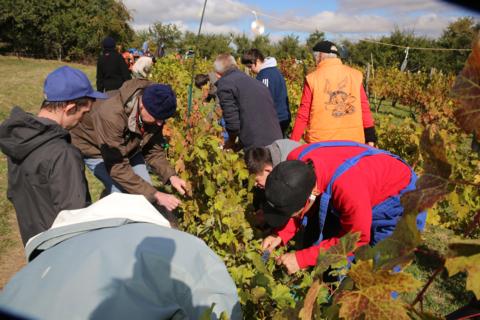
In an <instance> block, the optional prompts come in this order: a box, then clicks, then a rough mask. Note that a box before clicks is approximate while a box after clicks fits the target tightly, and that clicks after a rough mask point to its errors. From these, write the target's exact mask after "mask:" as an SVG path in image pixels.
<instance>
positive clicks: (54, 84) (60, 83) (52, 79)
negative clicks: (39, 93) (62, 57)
mask: <svg viewBox="0 0 480 320" xmlns="http://www.w3.org/2000/svg"><path fill="white" fill-rule="evenodd" d="M43 94H44V97H45V100H47V101H52V102H56V101H71V100H75V99H79V98H83V97H88V98H93V99H106V98H108V96H107V95H106V94H103V93H100V92H98V91H95V90H93V88H92V85H91V84H90V80H88V78H87V76H86V75H85V73H83V72H82V71H80V70H78V69H74V68H70V67H68V66H63V67H60V68H58V69H56V70H55V71H53V72H51V73H50V74H49V75H48V76H47V78H46V79H45V83H44V85H43Z"/></svg>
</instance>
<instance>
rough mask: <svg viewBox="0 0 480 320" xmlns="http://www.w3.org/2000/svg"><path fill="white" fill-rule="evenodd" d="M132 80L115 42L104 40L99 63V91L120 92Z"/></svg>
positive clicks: (109, 39)
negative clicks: (125, 83)
mask: <svg viewBox="0 0 480 320" xmlns="http://www.w3.org/2000/svg"><path fill="white" fill-rule="evenodd" d="M131 78H132V77H131V75H130V71H129V70H128V66H127V64H126V63H125V60H124V58H123V57H122V55H121V54H120V53H118V52H117V50H116V49H115V40H113V38H111V37H106V38H105V39H104V40H103V52H102V54H101V55H100V57H99V58H98V62H97V90H98V91H100V92H107V91H113V90H118V89H119V88H120V87H121V86H122V84H123V83H124V82H125V81H127V80H130V79H131Z"/></svg>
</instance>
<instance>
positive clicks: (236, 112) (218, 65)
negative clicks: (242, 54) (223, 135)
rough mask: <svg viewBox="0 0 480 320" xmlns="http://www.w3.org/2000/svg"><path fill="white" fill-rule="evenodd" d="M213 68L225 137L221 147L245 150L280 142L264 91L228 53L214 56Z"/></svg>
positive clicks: (263, 87) (279, 134) (270, 103)
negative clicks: (215, 74) (226, 133)
mask: <svg viewBox="0 0 480 320" xmlns="http://www.w3.org/2000/svg"><path fill="white" fill-rule="evenodd" d="M214 69H215V72H216V73H217V74H218V76H219V78H220V79H219V80H218V81H217V82H216V86H217V95H218V98H219V100H220V106H221V108H222V112H223V118H224V119H225V127H226V129H227V132H228V136H229V139H228V141H227V142H226V143H225V145H224V148H225V149H234V150H239V149H240V148H244V149H245V150H246V149H248V148H251V147H262V146H266V145H269V144H271V143H273V142H274V141H275V140H278V139H281V138H282V131H281V129H280V125H279V123H278V117H277V113H276V111H275V106H274V104H273V99H272V96H271V94H270V91H268V88H267V87H266V86H264V85H263V84H262V83H261V82H260V81H257V80H255V79H253V78H251V77H249V76H248V75H246V74H245V73H244V72H242V71H240V70H238V68H237V64H236V62H235V59H234V58H233V56H232V55H230V54H227V53H224V54H220V55H219V56H217V58H216V59H215V62H214ZM237 137H238V138H239V144H237V142H236V139H237Z"/></svg>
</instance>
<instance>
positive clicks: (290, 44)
mask: <svg viewBox="0 0 480 320" xmlns="http://www.w3.org/2000/svg"><path fill="white" fill-rule="evenodd" d="M275 52H276V54H275V56H276V57H277V58H279V59H284V58H300V56H301V55H302V53H301V52H302V49H301V46H300V40H299V38H298V36H296V35H293V34H290V35H287V36H285V37H283V38H282V39H281V40H280V41H278V43H277V44H276V45H275Z"/></svg>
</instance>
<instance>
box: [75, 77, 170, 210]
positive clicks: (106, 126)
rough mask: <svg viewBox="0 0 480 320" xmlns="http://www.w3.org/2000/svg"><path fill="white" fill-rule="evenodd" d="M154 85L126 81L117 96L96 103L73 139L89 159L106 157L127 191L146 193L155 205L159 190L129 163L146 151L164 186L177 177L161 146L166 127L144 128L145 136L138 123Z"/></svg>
mask: <svg viewBox="0 0 480 320" xmlns="http://www.w3.org/2000/svg"><path fill="white" fill-rule="evenodd" d="M150 84H152V82H150V81H148V80H143V79H133V80H130V81H126V82H125V83H124V84H123V86H122V87H121V88H120V89H119V91H118V93H117V94H115V95H114V96H112V97H111V98H109V99H107V100H104V101H98V102H96V103H95V104H94V106H93V108H92V110H91V111H90V112H89V113H88V114H86V115H85V117H84V118H83V120H82V122H81V123H80V124H79V125H78V126H77V127H76V128H75V129H74V130H72V131H71V136H72V143H73V144H74V145H75V146H76V147H77V148H78V149H80V151H81V152H82V154H83V156H84V157H85V158H102V157H103V159H104V161H105V166H106V167H107V170H108V171H109V173H110V176H111V177H112V178H113V180H115V182H117V183H118V184H119V185H120V186H122V188H123V189H124V190H125V191H127V192H128V193H131V194H142V195H144V196H145V197H146V198H147V199H149V200H150V201H152V202H153V201H154V198H153V194H154V193H155V192H156V191H157V190H156V189H155V188H154V187H153V186H151V185H150V184H149V183H148V182H146V181H144V180H143V179H142V178H141V177H140V176H138V175H137V174H135V172H134V171H133V169H132V167H131V165H130V162H129V158H131V157H133V156H134V155H135V154H137V153H138V152H142V153H143V156H144V157H145V161H146V162H147V164H148V165H149V166H150V167H151V168H152V169H153V171H154V172H155V173H156V174H157V175H159V176H160V179H161V180H162V182H163V183H166V182H167V181H168V179H169V178H170V177H171V176H173V175H175V170H174V169H173V168H172V167H171V166H170V164H169V162H168V160H167V159H166V155H165V151H164V150H163V148H162V146H161V143H162V142H163V141H164V138H163V135H162V128H161V127H158V126H156V125H150V126H147V125H144V133H143V134H142V133H141V131H140V129H139V126H138V123H137V115H138V98H139V97H140V96H141V92H142V89H144V88H145V87H147V86H148V85H150Z"/></svg>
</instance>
